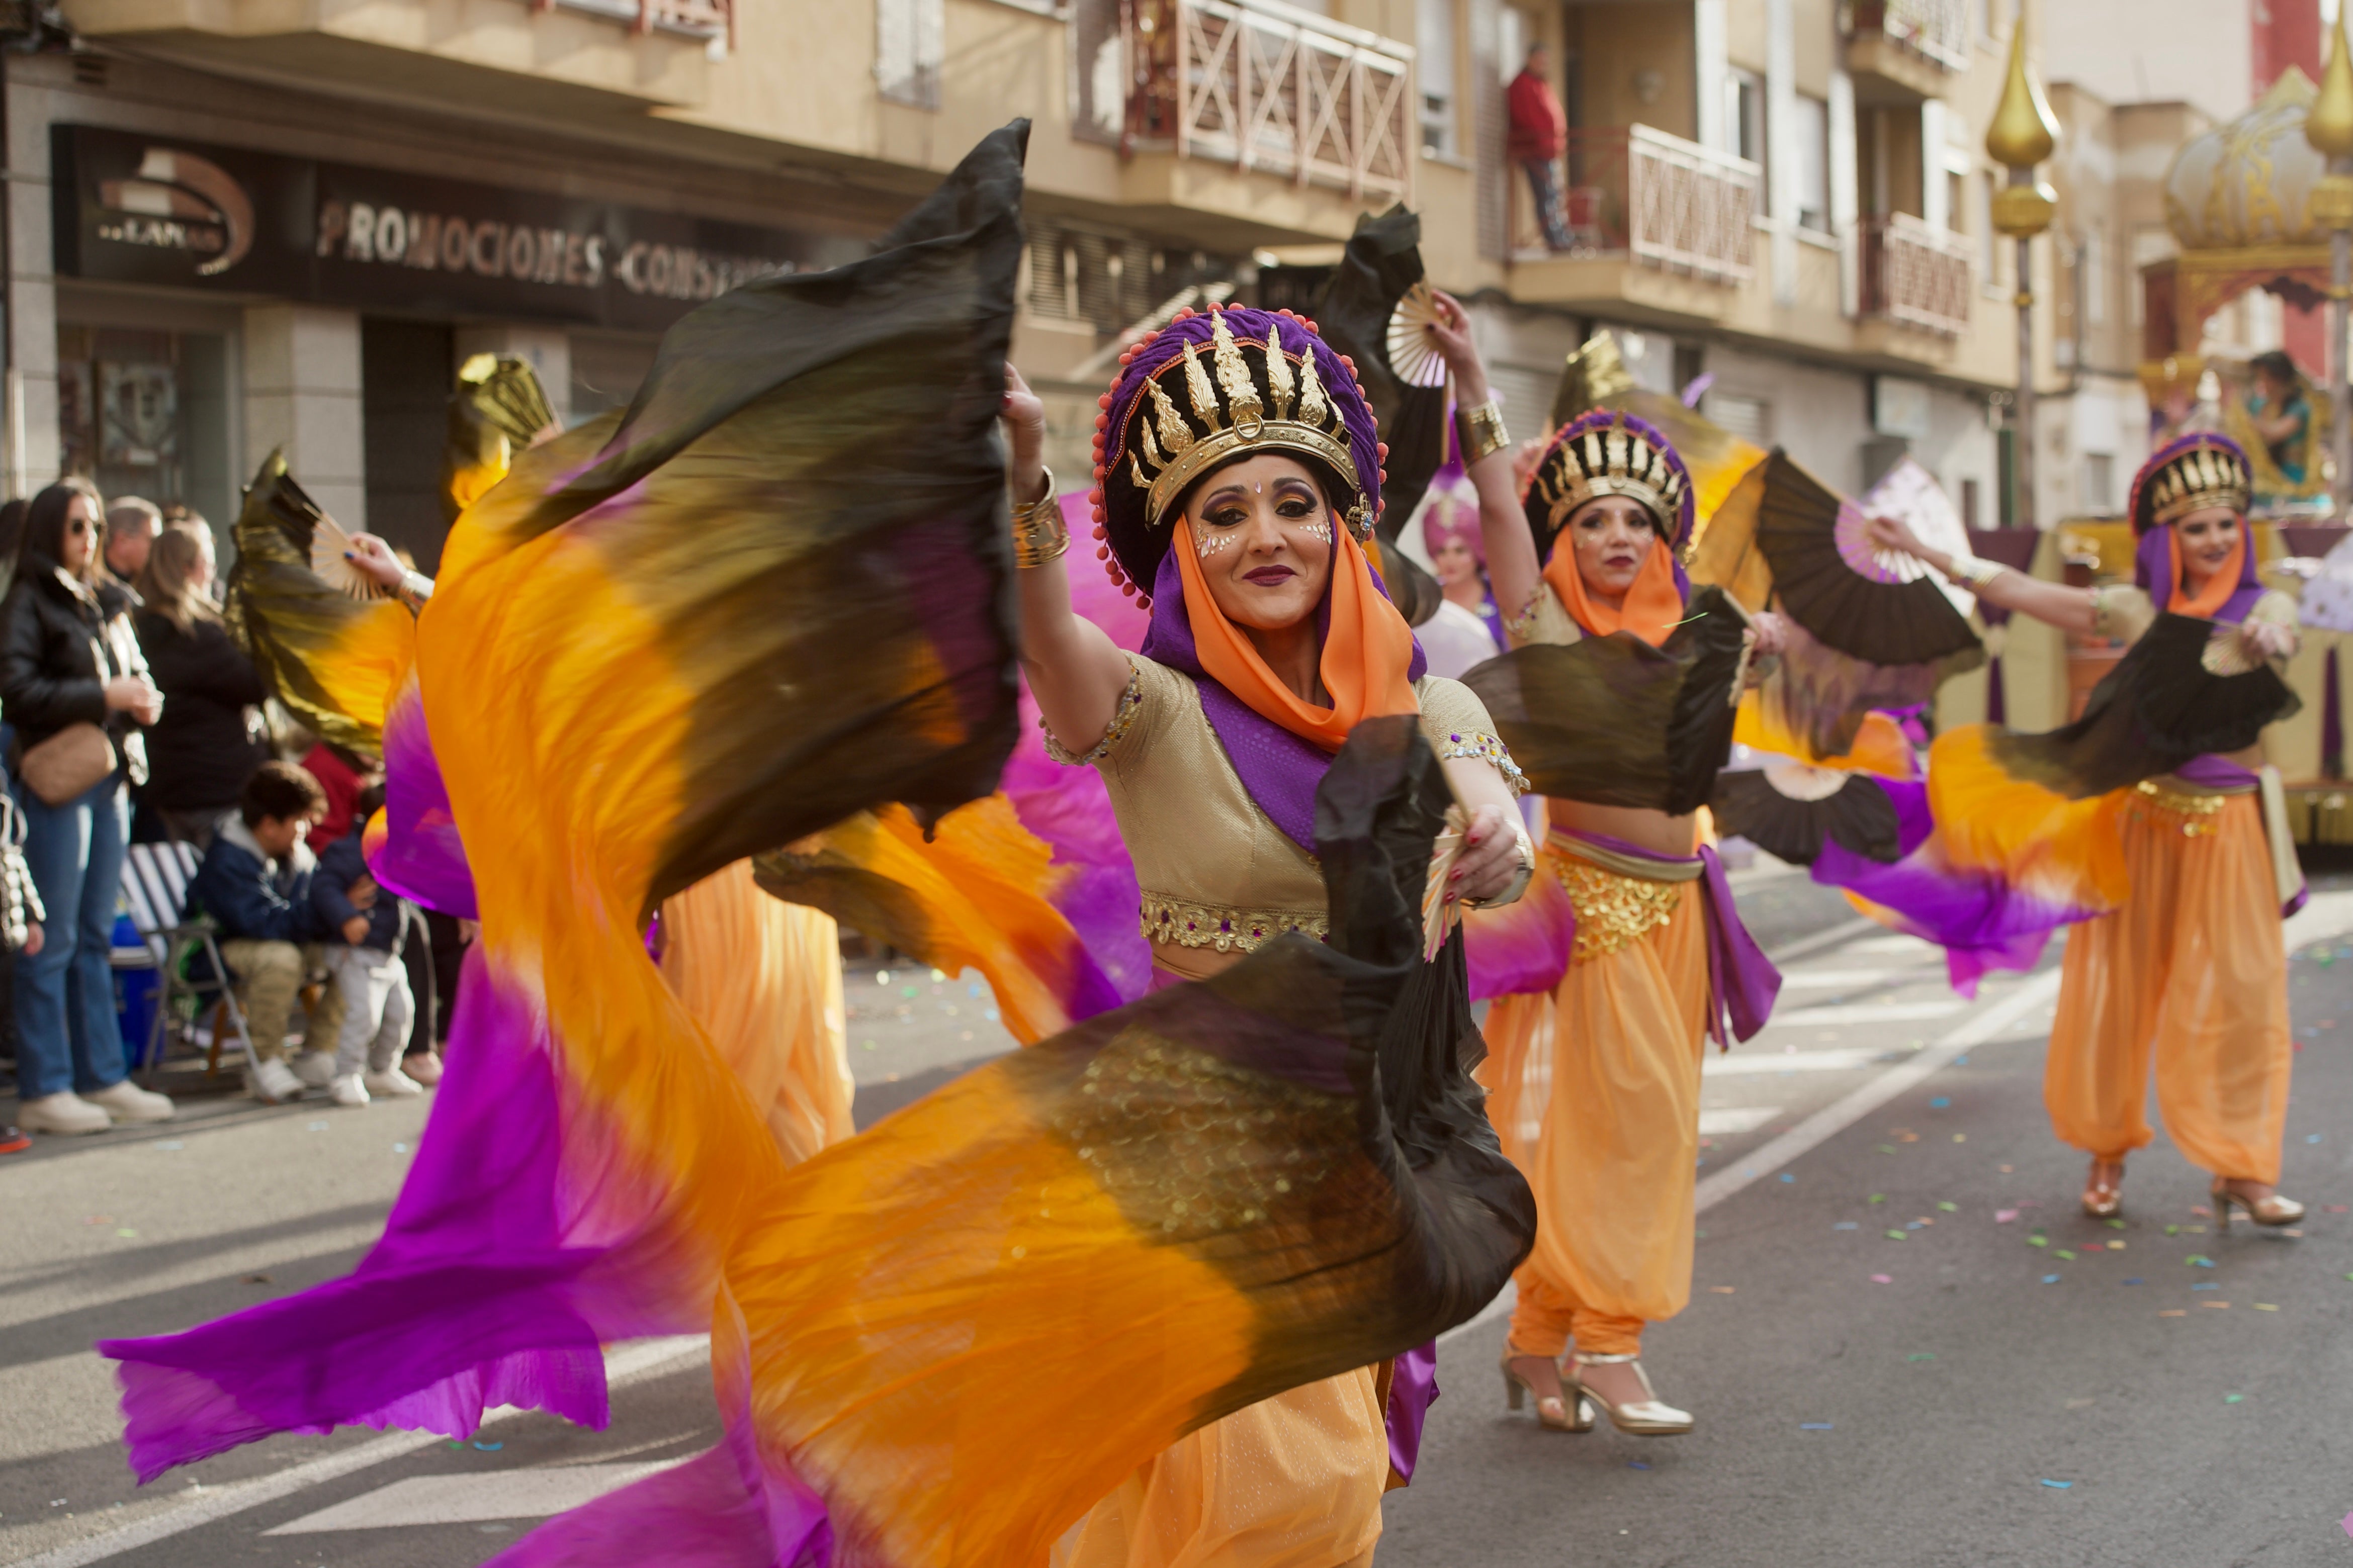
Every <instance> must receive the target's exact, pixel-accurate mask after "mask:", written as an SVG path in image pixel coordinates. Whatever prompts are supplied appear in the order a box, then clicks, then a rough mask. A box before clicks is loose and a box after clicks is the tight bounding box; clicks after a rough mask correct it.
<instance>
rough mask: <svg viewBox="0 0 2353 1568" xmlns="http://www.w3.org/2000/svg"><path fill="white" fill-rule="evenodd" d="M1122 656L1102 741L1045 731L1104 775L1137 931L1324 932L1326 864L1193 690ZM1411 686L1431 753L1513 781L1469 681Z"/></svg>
mask: <svg viewBox="0 0 2353 1568" xmlns="http://www.w3.org/2000/svg"><path fill="white" fill-rule="evenodd" d="M1127 658H1128V663H1129V664H1130V666H1131V667H1132V668H1133V674H1132V675H1131V677H1130V679H1129V681H1128V688H1127V692H1126V694H1125V695H1124V697H1123V698H1122V699H1121V700H1120V706H1119V712H1118V716H1117V717H1115V718H1114V719H1113V721H1112V723H1111V728H1110V729H1109V730H1108V731H1106V732H1105V733H1104V735H1103V739H1102V740H1101V741H1100V742H1097V743H1096V744H1095V745H1094V746H1092V747H1091V748H1089V749H1088V750H1087V751H1086V752H1082V753H1080V752H1071V751H1070V750H1069V749H1068V748H1066V747H1064V746H1063V745H1062V744H1061V743H1060V742H1058V741H1057V740H1055V739H1054V737H1053V736H1051V735H1049V736H1048V737H1047V742H1046V749H1047V752H1048V753H1049V754H1050V755H1051V756H1052V757H1053V758H1054V759H1055V760H1056V761H1057V762H1063V763H1092V764H1093V765H1094V767H1095V769H1096V771H1098V772H1099V773H1102V774H1103V784H1105V785H1106V786H1107V787H1108V789H1109V790H1110V792H1111V805H1112V811H1113V814H1114V815H1116V816H1117V817H1118V818H1119V831H1120V837H1123V838H1124V839H1125V840H1126V841H1127V851H1128V854H1129V856H1130V857H1131V858H1133V859H1134V862H1135V877H1136V881H1137V882H1138V884H1139V885H1140V886H1141V888H1142V889H1143V894H1144V902H1143V909H1142V910H1141V911H1140V921H1141V924H1142V927H1143V930H1144V934H1145V938H1146V939H1147V940H1149V941H1154V942H1172V943H1175V944H1176V945H1177V946H1180V947H1206V948H1211V949H1214V950H1216V951H1218V952H1250V950H1252V949H1254V948H1256V947H1257V946H1258V945H1259V944H1260V943H1261V942H1266V941H1268V940H1270V939H1271V938H1272V937H1275V936H1279V935H1281V934H1282V932H1284V931H1304V932H1306V933H1307V934H1308V935H1310V936H1314V937H1316V938H1319V939H1320V938H1323V937H1324V936H1327V935H1329V934H1330V931H1331V922H1330V920H1329V918H1328V911H1327V910H1325V907H1324V872H1323V868H1322V867H1321V866H1320V865H1319V864H1318V863H1317V862H1316V859H1315V858H1314V856H1312V855H1310V854H1309V853H1308V852H1307V851H1306V850H1304V849H1303V848H1301V847H1299V846H1298V845H1297V844H1296V843H1295V842H1293V840H1292V838H1291V837H1290V836H1289V835H1288V834H1286V833H1284V832H1283V831H1282V829H1281V828H1279V827H1277V826H1275V825H1274V823H1273V822H1272V821H1271V819H1270V818H1269V817H1268V816H1267V815H1266V813H1265V812H1263V811H1261V810H1260V809H1259V806H1258V803H1257V802H1256V801H1254V800H1252V799H1251V798H1250V791H1249V790H1247V789H1246V788H1244V787H1243V785H1242V781H1241V775H1240V774H1239V773H1235V772H1234V764H1233V763H1232V761H1231V760H1230V759H1229V758H1228V757H1227V755H1226V749H1225V746H1224V745H1223V744H1222V743H1221V742H1219V740H1218V733H1217V731H1215V730H1214V729H1212V728H1211V727H1210V724H1209V719H1208V714H1206V713H1204V712H1203V711H1202V710H1201V693H1200V689H1199V688H1198V687H1196V686H1195V685H1194V684H1193V681H1192V679H1191V678H1190V677H1188V676H1187V675H1185V674H1184V673H1182V672H1181V671H1178V670H1175V669H1171V668H1168V667H1167V666H1166V665H1165V664H1160V663H1157V662H1155V661H1154V660H1152V659H1148V658H1144V657H1143V656H1142V655H1141V654H1130V655H1128V656H1127ZM1414 692H1415V695H1416V696H1418V697H1419V699H1420V700H1421V721H1422V731H1423V733H1425V734H1426V735H1428V736H1429V737H1430V744H1431V745H1432V746H1433V747H1435V748H1437V751H1438V753H1439V755H1440V756H1441V757H1444V756H1479V757H1484V758H1486V759H1487V760H1489V761H1491V762H1493V763H1495V765H1496V767H1497V768H1498V769H1499V770H1501V771H1502V772H1503V773H1504V778H1505V782H1506V783H1511V782H1512V781H1513V780H1514V778H1515V777H1516V775H1517V774H1518V772H1519V770H1518V769H1517V768H1516V767H1514V766H1513V765H1512V763H1511V758H1510V754H1509V753H1508V752H1505V751H1504V749H1503V742H1500V741H1498V740H1496V739H1495V736H1494V724H1493V721H1491V720H1490V719H1489V718H1488V717H1487V710H1486V705H1485V704H1483V703H1482V702H1481V701H1480V700H1479V699H1478V698H1476V697H1475V696H1473V695H1472V692H1471V689H1470V688H1469V687H1467V686H1464V685H1463V684H1461V682H1460V681H1455V680H1448V679H1444V678H1442V677H1440V676H1434V675H1428V676H1424V677H1422V679H1419V680H1418V681H1416V682H1415V683H1414Z"/></svg>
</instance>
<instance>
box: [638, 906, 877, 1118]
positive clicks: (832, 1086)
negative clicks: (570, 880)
mask: <svg viewBox="0 0 2353 1568" xmlns="http://www.w3.org/2000/svg"><path fill="white" fill-rule="evenodd" d="M661 967H662V975H663V977H664V978H665V979H667V980H668V981H669V982H670V989H672V990H673V991H676V992H677V993H678V996H679V1000H680V1001H681V1002H683V1003H685V1004H686V1010H687V1011H688V1012H689V1013H691V1014H692V1015H694V1017H695V1020H696V1022H698V1023H700V1024H701V1025H702V1026H703V1028H704V1029H705V1030H707V1031H708V1032H709V1033H710V1036H711V1043H712V1046H713V1047H716V1048H717V1049H718V1051H719V1054H720V1055H721V1056H722V1057H723V1058H725V1059H726V1061H727V1064H728V1066H729V1067H730V1068H733V1071H734V1074H735V1077H736V1079H737V1080H738V1081H739V1082H741V1083H742V1084H743V1086H744V1093H746V1094H748V1095H750V1096H751V1098H752V1103H753V1105H754V1106H755V1107H757V1108H758V1109H759V1110H761V1112H762V1113H763V1115H765V1118H766V1120H767V1123H768V1131H770V1132H771V1133H773V1134H774V1135H775V1137H776V1147H777V1148H778V1149H780V1150H782V1151H783V1152H784V1156H785V1158H786V1160H787V1161H788V1162H790V1163H793V1164H798V1163H801V1162H802V1161H803V1160H806V1159H807V1158H808V1157H809V1156H810V1155H812V1154H814V1153H816V1152H818V1150H820V1149H822V1148H824V1147H825V1146H826V1145H828V1143H839V1142H841V1141H842V1140H843V1139H845V1138H847V1137H849V1135H850V1134H851V1133H852V1132H854V1131H857V1129H856V1128H855V1127H854V1126H852V1125H851V1122H850V1120H849V1101H850V1096H851V1094H852V1093H853V1091H854V1089H853V1085H852V1082H851V1079H850V1076H849V1055H848V1049H849V1047H848V1042H847V1041H846V1040H845V1039H844V1038H843V1037H842V1030H843V1025H844V1017H843V1009H842V994H841V928H840V927H839V925H838V924H836V923H835V921H834V919H833V917H832V916H831V915H828V914H826V913H824V912H823V911H821V910H812V909H809V908H807V906H805V905H801V904H788V903H785V902H783V901H782V900H777V899H772V898H770V897H769V896H768V895H767V894H765V893H764V892H762V891H761V890H760V888H759V885H758V884H757V883H755V882H754V880H753V879H752V863H751V862H750V861H749V860H738V861H736V862H735V863H734V864H733V865H732V866H730V867H728V868H726V869H725V870H723V871H720V872H718V873H716V874H715V875H712V876H709V877H705V878H704V879H702V881H700V882H697V883H695V884H694V886H692V887H691V888H689V889H687V890H686V891H684V892H682V893H681V894H679V895H678V896H677V897H676V898H673V899H671V900H669V901H667V902H666V903H664V904H663V905H662V965H661Z"/></svg>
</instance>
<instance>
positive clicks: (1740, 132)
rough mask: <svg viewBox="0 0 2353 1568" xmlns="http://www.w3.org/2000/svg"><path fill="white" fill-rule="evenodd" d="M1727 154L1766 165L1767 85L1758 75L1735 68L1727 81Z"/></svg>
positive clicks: (1725, 118)
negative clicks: (1728, 142) (1728, 141)
mask: <svg viewBox="0 0 2353 1568" xmlns="http://www.w3.org/2000/svg"><path fill="white" fill-rule="evenodd" d="M1724 124H1725V135H1726V136H1727V137H1728V138H1729V140H1730V142H1731V145H1730V147H1729V148H1727V149H1726V151H1728V152H1730V153H1733V154H1734V155H1735V156H1736V157H1742V158H1746V159H1747V160H1748V161H1749V162H1750V163H1755V164H1757V165H1759V166H1760V167H1761V166H1762V165H1763V164H1764V162H1765V81H1764V79H1763V78H1762V77H1759V76H1758V75H1757V73H1756V72H1755V71H1746V70H1742V69H1741V68H1739V67H1737V66H1735V67H1733V68H1731V69H1730V70H1728V71H1726V72H1725V77H1724Z"/></svg>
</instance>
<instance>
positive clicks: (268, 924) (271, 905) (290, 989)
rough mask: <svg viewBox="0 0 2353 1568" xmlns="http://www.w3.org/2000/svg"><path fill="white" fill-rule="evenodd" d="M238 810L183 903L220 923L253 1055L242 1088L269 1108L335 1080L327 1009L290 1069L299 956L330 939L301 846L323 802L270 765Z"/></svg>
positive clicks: (251, 782)
mask: <svg viewBox="0 0 2353 1568" xmlns="http://www.w3.org/2000/svg"><path fill="white" fill-rule="evenodd" d="M326 808H327V797H326V795H325V793H324V792H323V791H322V790H321V789H320V788H319V783H318V781H317V780H316V779H314V778H312V777H311V775H310V774H309V773H304V772H303V771H302V770H301V768H298V767H296V766H295V765H294V764H293V763H281V762H277V761H271V762H267V763H262V764H261V765H260V766H259V768H256V769H255V770H254V772H253V776H252V777H250V778H248V779H247V780H246V781H245V788H244V790H243V791H242V792H240V794H239V795H238V797H237V815H236V816H234V817H231V818H229V819H227V821H225V822H224V823H223V824H222V825H221V828H220V831H219V832H217V833H216V834H215V835H214V836H213V842H212V847H210V848H208V849H206V851H205V858H204V863H203V864H202V865H200V866H198V867H197V868H196V877H195V881H194V882H192V883H191V884H189V889H188V891H189V899H190V902H191V903H193V904H196V905H199V906H201V907H202V909H203V910H204V912H205V913H206V914H207V915H209V916H211V917H212V920H213V921H214V923H215V924H216V925H218V926H219V927H220V929H221V943H220V952H221V957H222V959H223V960H224V961H225V962H226V963H227V964H228V966H229V970H230V972H231V973H233V974H234V975H235V976H236V977H237V1002H238V1005H240V1006H241V1007H243V1008H244V1010H245V1021H246V1027H247V1029H248V1031H249V1032H250V1033H251V1035H252V1037H253V1054H254V1056H255V1058H257V1064H256V1065H251V1066H248V1068H246V1070H245V1084H246V1092H247V1093H248V1094H250V1095H252V1096H253V1098H254V1099H256V1100H261V1101H263V1102H264V1103H268V1104H275V1103H276V1102H278V1101H280V1100H292V1099H295V1098H296V1097H298V1096H299V1095H301V1092H302V1090H303V1089H305V1088H306V1087H307V1088H311V1089H323V1088H325V1087H326V1085H327V1083H328V1082H329V1080H331V1079H332V1078H333V1077H334V1069H335V1058H334V1053H333V1052H332V1051H331V1050H327V1049H324V1048H322V1047H324V1046H325V1045H326V1044H327V1043H328V1031H327V1030H326V1029H325V1028H324V1027H322V1023H323V1019H322V1016H319V1015H322V1014H323V1013H324V1012H325V1009H323V1008H322V1009H318V1010H317V1011H316V1013H314V1016H313V1017H312V1019H311V1028H310V1030H309V1031H308V1033H309V1038H308V1039H307V1040H306V1041H305V1044H306V1045H308V1046H309V1047H311V1048H309V1049H307V1050H305V1051H304V1052H303V1053H302V1056H301V1059H300V1060H299V1061H297V1062H296V1063H295V1064H294V1065H293V1066H292V1067H291V1068H289V1067H288V1066H287V1064H286V1026H287V1022H288V1020H289V1019H290V1017H291V1016H292V1014H293V1011H294V1002H295V999H296V997H297V996H298V995H299V994H301V989H302V977H303V975H304V973H306V971H307V969H308V967H309V962H310V956H311V955H310V953H308V952H305V951H304V950H305V949H306V948H307V947H312V946H313V944H315V943H317V942H320V941H321V940H322V939H323V938H324V937H326V936H328V935H330V934H331V928H330V927H329V926H328V925H327V924H326V923H325V922H324V921H322V919H321V918H320V916H319V914H318V912H317V910H315V909H314V908H313V907H312V905H311V877H312V874H313V872H314V870H315V868H316V867H317V864H318V862H317V860H316V859H315V858H313V857H312V855H311V851H310V848H309V847H308V846H306V845H305V844H304V843H303V842H302V840H303V837H304V836H305V835H307V834H308V833H309V832H310V829H311V823H313V822H315V821H317V820H318V818H319V815H320V814H321V813H322V812H323V811H325V810H326ZM314 951H315V949H314ZM338 1000H340V998H338Z"/></svg>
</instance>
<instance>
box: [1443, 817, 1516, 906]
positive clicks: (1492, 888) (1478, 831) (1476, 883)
mask: <svg viewBox="0 0 2353 1568" xmlns="http://www.w3.org/2000/svg"><path fill="white" fill-rule="evenodd" d="M1519 874H1520V836H1519V834H1518V833H1517V832H1516V831H1514V824H1513V822H1512V821H1511V817H1510V814H1509V813H1508V812H1506V811H1505V810H1504V808H1503V807H1502V806H1500V805H1482V806H1481V807H1480V808H1479V809H1478V810H1477V811H1476V812H1474V813H1473V814H1472V817H1471V831H1470V832H1469V833H1468V834H1466V835H1464V837H1463V841H1462V853H1461V854H1460V855H1458V856H1457V857H1455V860H1454V871H1453V874H1452V876H1451V878H1449V879H1448V884H1447V889H1446V896H1447V897H1448V898H1449V899H1450V900H1460V899H1468V900H1472V902H1474V903H1477V902H1483V901H1484V900H1488V899H1492V898H1495V897H1497V896H1499V895H1500V894H1502V893H1503V891H1504V889H1507V888H1509V887H1510V886H1511V885H1512V879H1514V878H1515V877H1517V876H1518V875H1519Z"/></svg>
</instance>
